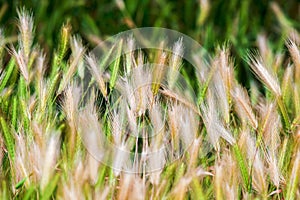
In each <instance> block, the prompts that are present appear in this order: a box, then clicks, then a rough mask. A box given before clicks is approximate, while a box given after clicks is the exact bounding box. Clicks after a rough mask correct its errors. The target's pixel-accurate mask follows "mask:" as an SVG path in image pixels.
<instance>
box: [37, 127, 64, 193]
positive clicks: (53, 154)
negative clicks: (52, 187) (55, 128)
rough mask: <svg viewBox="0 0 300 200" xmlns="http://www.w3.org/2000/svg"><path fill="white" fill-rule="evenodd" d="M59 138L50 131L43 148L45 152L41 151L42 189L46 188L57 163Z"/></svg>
mask: <svg viewBox="0 0 300 200" xmlns="http://www.w3.org/2000/svg"><path fill="white" fill-rule="evenodd" d="M59 139H60V137H59V134H58V133H52V134H51V136H50V138H49V139H48V144H47V147H46V148H45V152H44V153H43V158H44V162H43V169H42V178H41V183H40V186H41V189H42V191H43V190H44V189H45V188H46V186H47V185H48V183H49V181H50V180H51V178H52V176H53V173H54V170H55V167H56V165H57V163H56V160H57V158H58V154H59V146H60V141H59Z"/></svg>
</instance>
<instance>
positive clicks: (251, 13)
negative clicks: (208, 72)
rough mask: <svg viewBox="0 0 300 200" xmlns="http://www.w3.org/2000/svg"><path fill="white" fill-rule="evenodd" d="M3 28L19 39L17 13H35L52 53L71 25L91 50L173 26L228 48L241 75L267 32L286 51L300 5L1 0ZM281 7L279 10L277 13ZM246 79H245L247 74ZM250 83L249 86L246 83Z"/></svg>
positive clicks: (234, 0)
mask: <svg viewBox="0 0 300 200" xmlns="http://www.w3.org/2000/svg"><path fill="white" fill-rule="evenodd" d="M0 2H1V3H0V5H1V6H0V26H1V27H2V28H4V32H5V35H7V36H14V35H15V36H16V35H17V26H16V21H17V20H16V19H17V9H18V8H22V7H25V8H26V9H29V10H31V11H32V13H33V15H34V20H35V27H36V40H38V41H37V42H38V43H39V44H40V45H41V46H42V47H43V48H44V49H45V50H46V52H47V53H48V55H49V54H50V55H51V52H53V50H54V49H55V47H56V43H57V42H58V40H59V31H60V28H61V26H62V25H63V24H66V23H69V24H70V25H71V27H72V33H73V34H80V35H81V37H82V38H83V40H84V43H85V44H86V45H87V46H89V47H91V48H92V47H93V46H94V45H95V44H96V43H97V42H98V41H101V40H104V39H105V38H106V37H108V36H110V35H114V34H117V33H119V32H121V31H124V30H128V29H131V28H134V27H147V26H156V27H164V28H170V29H173V30H177V31H180V32H182V33H185V34H187V35H189V36H190V37H192V38H194V39H195V40H197V41H198V42H199V43H200V44H201V45H203V46H204V47H205V48H206V49H207V50H209V51H210V52H213V50H214V49H215V48H216V46H218V45H223V44H224V43H225V42H226V43H227V44H229V46H230V49H231V53H232V55H233V56H234V57H235V62H236V65H237V66H239V70H238V73H241V74H245V73H246V74H248V75H249V74H250V73H249V72H247V70H246V68H245V67H244V66H245V62H244V61H243V57H244V55H245V52H246V50H247V49H249V48H251V49H252V48H255V47H256V46H257V36H258V35H259V34H261V33H264V34H265V36H266V37H267V39H268V41H269V42H270V48H272V50H273V51H274V52H276V51H278V50H282V49H284V41H285V39H286V34H288V32H289V31H290V28H291V27H292V28H294V29H296V30H297V29H298V30H299V28H300V23H299V22H300V15H299V12H300V3H299V1H285V0H281V1H272V2H271V1H266V0H261V1H260V0H257V1H250V0H243V1H240V0H230V1H221V0H211V1H209V0H190V1H171V0H142V1H135V0H124V1H123V0H101V1H94V0H92V1H88V0H52V1H50V0H42V1H40V0H31V1H30V0H27V1H11V0H0ZM278 8H280V9H278ZM243 76H244V75H243ZM246 85H247V83H246Z"/></svg>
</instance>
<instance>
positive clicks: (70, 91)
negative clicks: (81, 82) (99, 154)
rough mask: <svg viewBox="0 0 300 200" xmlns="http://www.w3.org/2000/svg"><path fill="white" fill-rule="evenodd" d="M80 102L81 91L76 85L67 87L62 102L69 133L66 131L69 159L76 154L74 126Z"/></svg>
mask: <svg viewBox="0 0 300 200" xmlns="http://www.w3.org/2000/svg"><path fill="white" fill-rule="evenodd" d="M80 100H81V90H80V88H79V87H78V86H76V84H74V85H69V86H68V87H67V89H66V91H65V100H64V102H63V110H64V113H65V114H66V117H67V121H68V126H69V128H70V129H69V131H68V135H67V137H68V144H67V146H68V153H69V154H70V156H69V157H70V158H73V156H74V153H75V152H76V147H75V146H76V138H77V137H78V136H77V130H76V124H77V123H78V115H79V111H78V106H79V102H80Z"/></svg>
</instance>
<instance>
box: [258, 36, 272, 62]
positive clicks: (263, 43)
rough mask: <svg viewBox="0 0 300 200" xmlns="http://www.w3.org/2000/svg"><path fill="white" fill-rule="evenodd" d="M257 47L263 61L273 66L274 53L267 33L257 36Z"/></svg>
mask: <svg viewBox="0 0 300 200" xmlns="http://www.w3.org/2000/svg"><path fill="white" fill-rule="evenodd" d="M256 43H257V46H258V49H259V52H260V54H261V57H262V59H263V60H264V62H265V63H267V64H269V65H271V64H272V59H273V53H272V51H271V48H270V46H269V44H268V41H267V36H266V34H265V33H261V34H259V35H258V36H257V42H256Z"/></svg>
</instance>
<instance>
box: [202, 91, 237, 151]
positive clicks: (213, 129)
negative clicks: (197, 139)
mask: <svg viewBox="0 0 300 200" xmlns="http://www.w3.org/2000/svg"><path fill="white" fill-rule="evenodd" d="M200 108H201V109H200V110H201V113H202V120H203V122H204V125H205V128H206V131H207V133H208V137H209V140H210V142H211V143H212V145H213V146H214V147H215V148H216V149H219V138H220V137H222V138H223V139H225V140H226V141H227V142H228V143H229V144H231V145H233V144H235V143H236V140H235V138H234V137H233V136H232V134H231V133H230V132H229V131H228V130H226V128H225V127H224V126H223V124H222V122H221V120H220V119H219V117H218V113H217V109H216V105H215V99H214V97H213V96H212V95H211V94H210V93H209V94H208V96H207V99H206V104H205V103H202V104H201V105H200Z"/></svg>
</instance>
